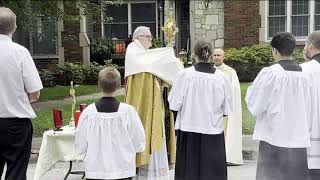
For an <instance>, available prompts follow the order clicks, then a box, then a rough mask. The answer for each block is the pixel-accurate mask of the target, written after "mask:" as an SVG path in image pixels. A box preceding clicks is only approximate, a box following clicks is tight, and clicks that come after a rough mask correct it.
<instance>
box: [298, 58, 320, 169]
mask: <svg viewBox="0 0 320 180" xmlns="http://www.w3.org/2000/svg"><path fill="white" fill-rule="evenodd" d="M301 66H302V69H303V71H304V72H306V73H308V74H309V75H310V78H311V81H312V97H311V99H310V100H311V103H312V115H311V121H310V132H311V147H310V148H308V167H309V169H320V79H319V78H320V63H319V62H317V61H316V60H311V61H309V62H306V63H304V64H301Z"/></svg>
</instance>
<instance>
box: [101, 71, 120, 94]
mask: <svg viewBox="0 0 320 180" xmlns="http://www.w3.org/2000/svg"><path fill="white" fill-rule="evenodd" d="M98 83H99V86H100V88H101V89H102V91H103V92H105V93H112V92H115V91H116V90H117V89H119V88H120V85H121V75H120V72H119V71H118V70H117V69H116V68H115V67H111V66H109V67H106V68H104V69H102V70H101V71H100V72H99V75H98Z"/></svg>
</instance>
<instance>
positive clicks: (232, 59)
mask: <svg viewBox="0 0 320 180" xmlns="http://www.w3.org/2000/svg"><path fill="white" fill-rule="evenodd" d="M293 56H294V60H295V61H296V62H298V63H301V62H304V59H303V55H302V50H299V49H297V50H295V52H294V55H293ZM225 63H226V64H228V65H230V66H231V67H233V68H234V69H235V70H236V71H237V74H238V76H239V79H240V81H242V82H251V81H253V80H254V78H255V77H256V76H257V74H258V73H259V71H260V70H261V69H262V68H263V67H266V66H270V65H272V64H274V63H275V61H274V59H273V57H272V50H271V46H270V45H269V44H257V45H253V46H251V47H243V48H241V49H234V48H231V49H228V50H227V51H226V53H225Z"/></svg>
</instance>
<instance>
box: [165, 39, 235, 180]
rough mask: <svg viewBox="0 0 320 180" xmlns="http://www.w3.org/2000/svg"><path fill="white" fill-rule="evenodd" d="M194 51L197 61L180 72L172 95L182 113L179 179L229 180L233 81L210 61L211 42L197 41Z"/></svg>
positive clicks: (179, 119)
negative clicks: (227, 133)
mask: <svg viewBox="0 0 320 180" xmlns="http://www.w3.org/2000/svg"><path fill="white" fill-rule="evenodd" d="M194 53H195V58H196V61H197V63H196V64H195V65H194V66H192V67H189V68H187V69H184V70H182V71H181V72H180V73H179V74H178V76H177V78H176V80H175V81H174V83H173V87H172V90H171V92H170V94H169V97H168V100H169V104H170V109H171V110H172V111H177V112H178V113H177V118H176V124H175V128H176V129H177V132H178V133H177V153H176V155H177V159H176V169H175V180H212V179H218V180H226V179H227V166H226V152H225V142H224V121H223V116H227V115H231V114H232V111H233V100H232V89H231V82H230V80H229V78H228V77H227V76H226V75H225V74H224V73H223V72H221V71H219V70H216V69H215V68H214V67H213V66H212V65H211V64H210V63H209V60H210V59H211V56H212V46H211V44H210V42H207V41H205V40H199V41H197V42H196V44H195V46H194Z"/></svg>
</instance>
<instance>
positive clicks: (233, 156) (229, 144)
mask: <svg viewBox="0 0 320 180" xmlns="http://www.w3.org/2000/svg"><path fill="white" fill-rule="evenodd" d="M214 67H215V68H216V69H218V70H220V71H222V72H223V73H225V75H226V76H227V77H229V79H230V81H231V83H232V94H233V104H234V105H233V107H234V109H233V112H232V114H231V115H229V116H228V122H227V129H226V133H225V139H226V140H225V141H226V156H227V162H228V163H232V164H237V165H240V164H243V157H242V105H241V89H240V82H239V78H238V75H237V73H236V71H235V70H234V69H233V68H231V67H229V66H227V65H226V64H222V65H220V66H214Z"/></svg>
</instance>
